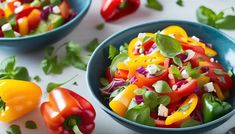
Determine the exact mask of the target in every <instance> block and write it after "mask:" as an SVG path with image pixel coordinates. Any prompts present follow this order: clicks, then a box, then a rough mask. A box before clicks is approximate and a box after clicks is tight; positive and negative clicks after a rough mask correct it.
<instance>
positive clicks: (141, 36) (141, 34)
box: [138, 33, 146, 38]
mask: <svg viewBox="0 0 235 134" xmlns="http://www.w3.org/2000/svg"><path fill="white" fill-rule="evenodd" d="M145 36H146V33H139V34H138V38H144V37H145Z"/></svg>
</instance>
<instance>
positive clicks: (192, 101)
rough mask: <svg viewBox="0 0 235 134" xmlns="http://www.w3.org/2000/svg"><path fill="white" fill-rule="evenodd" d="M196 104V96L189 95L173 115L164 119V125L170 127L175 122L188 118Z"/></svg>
mask: <svg viewBox="0 0 235 134" xmlns="http://www.w3.org/2000/svg"><path fill="white" fill-rule="evenodd" d="M197 102H198V97H197V95H196V94H191V95H190V96H189V97H188V98H187V99H186V100H185V101H184V103H183V104H182V105H181V106H180V108H179V109H178V110H177V111H176V112H174V113H173V114H171V115H170V116H168V117H167V118H166V121H165V124H166V125H171V124H173V123H175V122H178V121H180V120H183V119H185V118H187V117H189V116H190V114H191V113H192V112H193V110H194V109H195V108H196V106H197Z"/></svg>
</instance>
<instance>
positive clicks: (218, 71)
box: [214, 68, 227, 75]
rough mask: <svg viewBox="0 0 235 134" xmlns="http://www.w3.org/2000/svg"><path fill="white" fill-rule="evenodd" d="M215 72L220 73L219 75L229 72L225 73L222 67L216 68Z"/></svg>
mask: <svg viewBox="0 0 235 134" xmlns="http://www.w3.org/2000/svg"><path fill="white" fill-rule="evenodd" d="M214 73H215V74H218V75H223V74H227V73H225V72H224V71H223V70H221V69H217V68H216V69H214Z"/></svg>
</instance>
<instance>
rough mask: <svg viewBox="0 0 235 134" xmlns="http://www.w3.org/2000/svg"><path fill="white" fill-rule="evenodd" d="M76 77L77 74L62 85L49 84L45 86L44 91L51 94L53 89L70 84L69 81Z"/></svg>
mask: <svg viewBox="0 0 235 134" xmlns="http://www.w3.org/2000/svg"><path fill="white" fill-rule="evenodd" d="M77 76H78V74H77V75H75V76H74V77H72V78H71V79H69V80H67V81H65V82H62V83H55V82H49V83H48V84H47V88H46V89H47V92H48V93H49V92H51V91H52V90H53V89H55V88H57V87H60V86H62V85H64V84H66V83H68V82H70V81H71V80H73V79H74V78H76V77H77Z"/></svg>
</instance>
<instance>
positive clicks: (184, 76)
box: [181, 69, 189, 79]
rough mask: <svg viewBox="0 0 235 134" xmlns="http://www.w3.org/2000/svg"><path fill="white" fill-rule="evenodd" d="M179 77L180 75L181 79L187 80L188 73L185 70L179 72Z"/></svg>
mask: <svg viewBox="0 0 235 134" xmlns="http://www.w3.org/2000/svg"><path fill="white" fill-rule="evenodd" d="M181 75H182V77H183V78H184V79H187V78H189V74H188V72H187V71H186V70H185V69H184V70H183V71H182V72H181Z"/></svg>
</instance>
